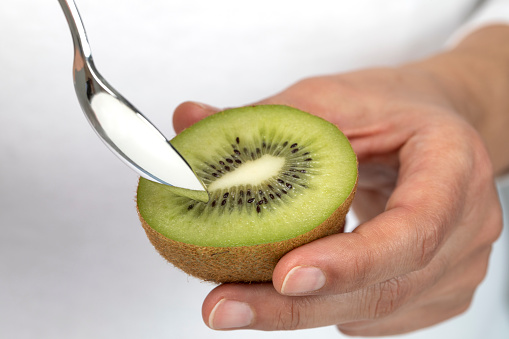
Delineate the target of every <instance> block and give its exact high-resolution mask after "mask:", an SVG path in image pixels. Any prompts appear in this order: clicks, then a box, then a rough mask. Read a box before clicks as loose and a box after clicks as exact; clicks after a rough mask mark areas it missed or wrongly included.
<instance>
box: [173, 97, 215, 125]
mask: <svg viewBox="0 0 509 339" xmlns="http://www.w3.org/2000/svg"><path fill="white" fill-rule="evenodd" d="M219 111H220V109H219V108H216V107H212V106H209V105H205V104H202V103H198V102H193V101H186V102H184V103H182V104H180V105H179V106H178V107H177V108H176V109H175V112H174V113H173V128H174V129H175V133H180V132H182V131H183V130H184V129H185V128H187V127H189V126H191V125H192V124H194V123H195V122H198V121H200V120H201V119H203V118H205V117H207V116H209V115H212V114H214V113H217V112H219Z"/></svg>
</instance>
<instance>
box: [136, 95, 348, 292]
mask: <svg viewBox="0 0 509 339" xmlns="http://www.w3.org/2000/svg"><path fill="white" fill-rule="evenodd" d="M171 143H172V145H173V146H174V147H175V148H176V149H177V150H178V151H179V152H180V153H181V154H182V155H183V156H184V157H185V159H186V160H187V161H188V162H189V164H190V165H191V167H192V168H193V169H194V170H195V172H196V174H197V175H198V176H199V177H200V179H201V180H202V181H203V183H204V184H205V185H206V186H207V190H208V191H209V194H210V200H209V201H208V202H201V201H197V200H192V199H190V198H187V197H184V196H181V195H178V194H176V193H175V191H174V190H173V189H172V188H171V187H168V186H165V185H161V184H157V183H154V182H151V181H148V180H145V179H140V182H139V186H138V192H137V205H138V211H139V214H140V219H141V220H142V224H143V226H144V228H145V231H146V232H147V234H148V236H149V238H150V240H151V241H152V243H153V244H154V246H155V247H156V248H157V250H158V251H159V252H160V253H161V254H162V255H163V256H164V257H165V258H166V259H168V260H169V261H171V262H173V263H174V264H175V265H176V266H177V267H179V268H181V269H183V270H184V271H186V272H188V273H190V274H192V275H195V276H198V277H200V278H202V279H205V280H212V281H219V282H224V281H266V280H270V269H271V267H272V268H273V267H274V265H275V263H277V260H279V258H280V257H281V256H282V255H284V253H286V252H288V251H289V250H291V249H292V248H294V247H295V246H299V245H302V244H303V243H306V242H309V241H312V240H314V239H316V238H319V237H322V236H325V235H328V234H331V233H337V232H338V231H341V229H342V228H343V225H344V219H345V215H346V213H347V211H348V207H349V205H350V202H351V200H352V198H353V194H354V192H355V187H356V183H357V159H356V156H355V154H354V152H353V150H352V148H351V146H350V143H349V142H348V140H347V138H346V137H345V136H344V135H343V133H341V132H340V131H339V130H338V128H337V127H336V126H335V125H333V124H331V123H329V122H327V121H326V120H323V119H321V118H319V117H316V116H314V115H311V114H309V113H305V112H302V111H300V110H297V109H295V108H291V107H287V106H277V105H267V106H263V105H262V106H253V107H243V108H236V109H231V110H226V111H223V112H220V113H217V114H214V115H212V116H210V117H208V118H205V119H203V120H201V121H199V122H198V123H196V124H195V125H193V126H191V127H190V128H188V129H186V130H184V131H183V132H182V133H180V134H179V135H177V136H176V137H175V138H174V139H173V140H172V141H171ZM338 211H339V212H338ZM322 228H323V230H322ZM296 239H297V240H296ZM260 261H261V262H262V263H260V265H262V266H263V265H264V268H260V267H258V268H257V266H256V265H257V263H258V262H260ZM268 261H270V263H269V262H268ZM244 266H246V267H244ZM256 270H259V271H260V270H262V271H264V273H263V274H259V272H258V273H256V274H254V273H253V271H256ZM203 271H207V272H205V273H203ZM209 271H210V272H209ZM218 271H219V272H218ZM250 274H251V275H250Z"/></svg>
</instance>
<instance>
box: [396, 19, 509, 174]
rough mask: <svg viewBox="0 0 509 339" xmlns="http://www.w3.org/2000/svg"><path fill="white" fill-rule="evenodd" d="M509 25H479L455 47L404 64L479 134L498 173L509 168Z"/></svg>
mask: <svg viewBox="0 0 509 339" xmlns="http://www.w3.org/2000/svg"><path fill="white" fill-rule="evenodd" d="M507 41H509V26H490V27H486V28H483V29H480V30H478V31H476V32H474V33H472V34H471V35H469V36H468V37H467V38H465V39H464V40H463V41H462V42H461V43H459V44H458V45H457V46H456V47H455V48H453V49H451V50H449V51H446V52H444V53H442V54H439V55H436V56H434V57H431V58H429V59H426V60H424V61H421V62H418V63H415V64H411V65H407V66H405V67H408V68H410V69H413V70H419V71H421V72H425V73H426V74H427V76H428V78H429V79H431V81H432V86H434V87H435V89H437V90H438V92H439V93H438V94H440V95H441V96H442V97H444V98H445V100H446V101H447V103H448V104H449V105H450V106H451V108H452V109H453V110H454V111H455V112H457V113H458V114H459V115H460V116H462V117H463V118H464V119H465V120H466V121H468V122H469V123H470V124H471V125H472V126H473V127H474V128H475V129H476V130H477V131H478V132H479V134H480V135H481V136H482V137H483V139H484V142H485V144H486V147H487V149H488V151H489V153H490V155H491V159H492V162H493V164H494V167H495V172H496V173H501V172H504V171H507V169H509V155H508V154H507V152H506V150H505V149H504V145H507V144H508V143H509V136H508V133H507V127H509V114H508V112H509V45H508V44H507Z"/></svg>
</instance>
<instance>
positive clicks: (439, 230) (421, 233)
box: [413, 215, 445, 270]
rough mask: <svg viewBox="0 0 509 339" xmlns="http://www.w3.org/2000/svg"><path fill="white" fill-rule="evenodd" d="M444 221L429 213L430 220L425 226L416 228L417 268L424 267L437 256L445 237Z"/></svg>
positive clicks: (415, 259) (415, 258)
mask: <svg viewBox="0 0 509 339" xmlns="http://www.w3.org/2000/svg"><path fill="white" fill-rule="evenodd" d="M444 229H445V227H444V225H443V221H441V220H440V218H439V217H434V216H431V215H428V222H427V225H426V226H425V227H421V228H415V229H414V230H415V237H414V239H415V241H414V244H413V245H414V248H416V249H419V250H418V251H414V253H415V257H414V261H415V269H416V270H420V269H424V268H425V267H427V266H428V265H429V263H430V262H431V260H433V258H434V257H435V255H436V253H437V251H438V249H439V246H440V244H441V243H442V240H443V238H444V231H443V230H444Z"/></svg>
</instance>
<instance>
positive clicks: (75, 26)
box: [58, 0, 92, 60]
mask: <svg viewBox="0 0 509 339" xmlns="http://www.w3.org/2000/svg"><path fill="white" fill-rule="evenodd" d="M58 2H59V3H60V6H61V7H62V10H63V11H64V15H65V18H66V19H67V23H68V25H69V29H70V30H71V35H72V41H73V44H74V49H75V53H78V54H79V55H80V56H81V57H82V58H83V59H85V60H88V59H90V58H91V57H92V51H91V49H90V45H89V43H88V39H87V33H86V32H85V26H83V21H82V20H81V16H80V13H79V11H78V7H76V3H75V2H74V0H69V1H68V0H58Z"/></svg>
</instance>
